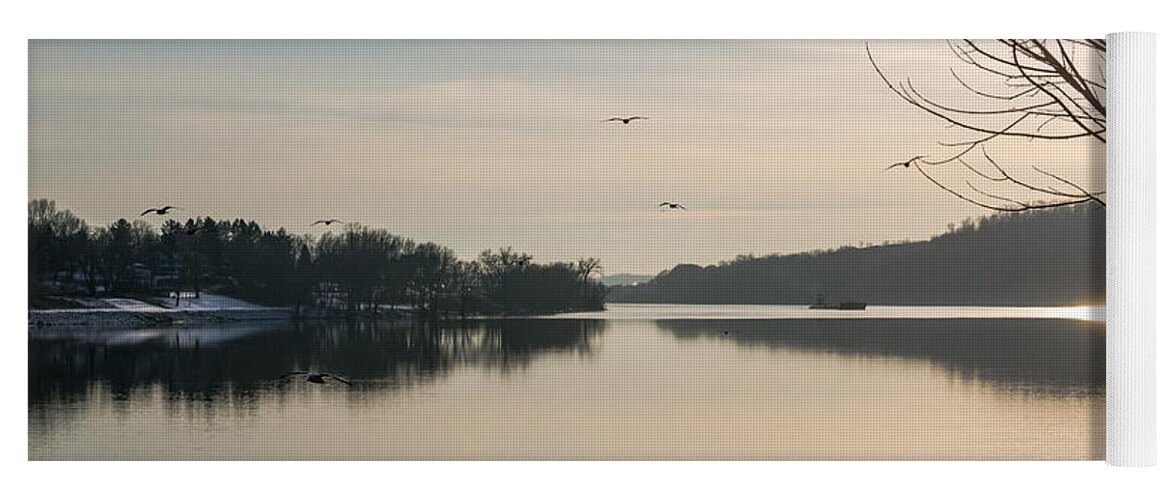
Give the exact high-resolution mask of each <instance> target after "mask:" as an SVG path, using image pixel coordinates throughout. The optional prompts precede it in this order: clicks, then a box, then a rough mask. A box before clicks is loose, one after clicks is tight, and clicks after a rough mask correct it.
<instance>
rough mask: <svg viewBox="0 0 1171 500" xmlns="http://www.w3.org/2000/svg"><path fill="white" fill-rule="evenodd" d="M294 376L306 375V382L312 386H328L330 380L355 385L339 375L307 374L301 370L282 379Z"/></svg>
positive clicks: (282, 376)
mask: <svg viewBox="0 0 1171 500" xmlns="http://www.w3.org/2000/svg"><path fill="white" fill-rule="evenodd" d="M294 375H304V376H305V381H306V382H309V383H311V384H327V383H329V380H330V379H332V380H336V381H338V382H341V383H343V384H346V385H354V384H353V383H352V382H350V381H349V380H346V379H344V378H341V377H339V376H337V375H331V374H328V373H319V372H307V371H301V370H298V371H293V372H289V373H286V374H284V375H281V378H282V379H283V378H288V377H292V376H294Z"/></svg>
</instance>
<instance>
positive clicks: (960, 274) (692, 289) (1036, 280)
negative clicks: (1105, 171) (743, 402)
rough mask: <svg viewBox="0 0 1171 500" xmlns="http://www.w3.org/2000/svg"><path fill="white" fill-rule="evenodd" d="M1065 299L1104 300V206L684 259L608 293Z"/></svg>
mask: <svg viewBox="0 0 1171 500" xmlns="http://www.w3.org/2000/svg"><path fill="white" fill-rule="evenodd" d="M818 293H821V294H824V295H825V297H826V299H827V300H831V301H834V300H859V301H865V302H869V303H871V304H890V305H1069V304H1081V303H1102V302H1105V300H1106V212H1105V209H1104V208H1102V207H1099V206H1090V205H1083V206H1073V207H1066V208H1060V209H1050V210H1043V211H1036V212H1025V213H1017V214H1007V215H1002V214H998V215H995V216H990V217H986V218H983V219H980V220H978V221H974V222H970V223H965V224H964V225H962V226H960V227H958V228H955V229H953V230H951V231H949V232H947V233H945V234H942V235H939V236H936V237H934V238H932V239H931V240H928V241H920V242H909V243H897V244H887V245H881V246H873V247H866V248H854V247H843V248H839V249H836V250H830V251H815V252H808V253H801V254H793V255H772V256H766V257H739V258H737V259H736V260H735V261H733V262H727V263H722V264H720V265H714V266H706V267H701V266H697V265H693V264H682V265H679V266H676V267H675V268H674V269H671V270H669V271H664V272H662V273H660V274H659V275H658V276H656V277H655V278H654V279H653V280H651V281H649V282H646V283H642V284H638V285H632V286H617V287H614V288H612V289H611V291H610V294H609V295H608V297H607V301H608V302H643V303H693V304H808V303H810V302H811V301H812V300H814V297H815V296H816V294H818Z"/></svg>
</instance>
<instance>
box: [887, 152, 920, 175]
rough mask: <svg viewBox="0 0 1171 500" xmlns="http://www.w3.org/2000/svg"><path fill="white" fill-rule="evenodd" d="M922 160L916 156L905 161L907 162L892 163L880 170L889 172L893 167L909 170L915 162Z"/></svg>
mask: <svg viewBox="0 0 1171 500" xmlns="http://www.w3.org/2000/svg"><path fill="white" fill-rule="evenodd" d="M922 159H923V157H922V156H916V157H914V158H911V159H910V160H907V161H904V162H901V163H894V164H892V165H891V166H889V167H886V168H884V169H882V171H883V172H886V171H887V170H890V169H892V168H895V167H903V168H911V164H913V163H915V162H916V161H919V160H922Z"/></svg>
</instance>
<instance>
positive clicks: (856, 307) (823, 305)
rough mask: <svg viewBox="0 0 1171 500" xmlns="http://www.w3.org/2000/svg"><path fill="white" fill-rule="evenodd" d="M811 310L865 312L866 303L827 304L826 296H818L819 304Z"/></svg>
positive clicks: (811, 307)
mask: <svg viewBox="0 0 1171 500" xmlns="http://www.w3.org/2000/svg"><path fill="white" fill-rule="evenodd" d="M809 308H810V309H833V310H836V311H865V310H866V303H865V302H832V303H831V302H826V301H825V296H823V295H821V294H817V302H816V303H814V304H813V305H811V306H809Z"/></svg>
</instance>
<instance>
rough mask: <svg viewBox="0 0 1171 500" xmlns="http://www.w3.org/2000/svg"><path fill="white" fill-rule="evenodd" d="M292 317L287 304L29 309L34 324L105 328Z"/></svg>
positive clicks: (192, 324) (195, 324) (31, 325)
mask: <svg viewBox="0 0 1171 500" xmlns="http://www.w3.org/2000/svg"><path fill="white" fill-rule="evenodd" d="M291 317H292V311H291V310H290V309H287V308H279V307H272V308H247V309H218V310H202V309H175V310H127V309H54V310H42V311H29V312H28V325H29V327H31V328H40V327H49V326H94V327H104V328H140V327H147V326H168V325H189V326H198V325H214V324H221V323H231V322H237V321H261V320H285V319H289V318H291Z"/></svg>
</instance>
